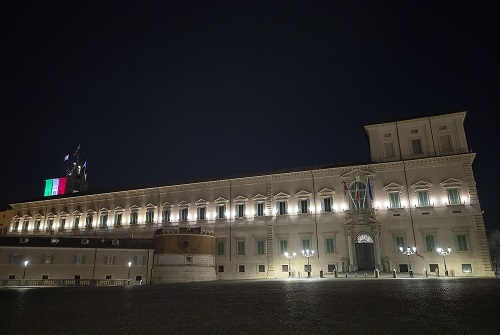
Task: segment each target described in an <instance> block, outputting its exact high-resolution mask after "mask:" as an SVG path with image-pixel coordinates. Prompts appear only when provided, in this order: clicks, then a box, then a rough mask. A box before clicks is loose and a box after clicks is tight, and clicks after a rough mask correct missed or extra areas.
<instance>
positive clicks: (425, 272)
mask: <svg viewBox="0 0 500 335" xmlns="http://www.w3.org/2000/svg"><path fill="white" fill-rule="evenodd" d="M423 272H424V276H425V278H427V277H429V274H428V273H427V269H426V268H424V270H423Z"/></svg>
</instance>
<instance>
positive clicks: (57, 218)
mask: <svg viewBox="0 0 500 335" xmlns="http://www.w3.org/2000/svg"><path fill="white" fill-rule="evenodd" d="M465 115H466V113H465V112H460V113H453V114H446V115H438V116H431V117H421V118H414V119H405V120H399V121H394V122H387V123H380V124H373V125H368V126H365V131H366V134H367V137H368V140H369V144H370V152H371V162H370V163H366V164H358V165H332V166H322V167H314V168H310V169H301V170H293V171H287V172H279V173H272V174H264V175H257V176H247V177H241V178H231V179H222V180H213V181H203V182H197V183H189V184H180V185H168V186H159V187H153V188H145V189H134V190H128V191H118V192H109V193H101V194H71V195H64V196H55V197H49V198H44V199H41V200H39V201H30V202H23V203H16V204H12V205H11V206H12V208H13V210H12V213H13V217H12V219H11V220H10V227H9V230H8V233H7V235H6V236H3V239H9V241H10V242H8V243H7V242H5V241H4V242H3V244H2V245H0V278H2V279H6V278H9V277H10V278H19V277H20V276H21V272H22V270H23V261H24V260H29V261H30V262H31V263H33V270H31V269H30V270H31V273H32V276H33V277H34V278H42V276H44V275H45V277H44V278H47V277H50V278H52V277H54V276H55V277H67V278H74V276H76V275H78V276H79V277H78V278H81V279H85V278H87V277H89V276H90V275H88V274H87V273H84V272H83V271H80V269H81V267H82V266H83V264H81V260H80V264H78V259H77V258H75V257H76V256H74V255H77V254H82V253H81V252H79V251H78V250H79V249H78V248H77V249H71V248H70V249H67V250H66V251H65V253H66V254H68V253H71V254H74V255H73V257H69V258H68V257H66V258H64V257H58V256H57V255H55V254H54V253H52V251H51V250H54V249H55V248H52V249H51V247H50V245H48V246H45V248H46V249H44V251H43V252H41V251H40V250H39V248H40V246H35V245H33V246H32V245H31V243H32V241H36V240H37V238H38V239H39V238H43V237H47V236H49V237H50V238H57V239H59V240H61V241H62V240H65V239H73V240H74V239H78V241H80V240H82V239H84V238H85V239H87V238H96V237H97V238H102V240H103V241H121V240H127V241H128V242H127V243H131V242H130V240H134V239H146V240H149V241H151V242H152V243H153V244H152V245H154V246H153V247H152V248H153V249H154V250H153V251H151V250H150V248H151V247H146V246H144V245H143V246H142V247H141V248H142V249H140V251H141V252H140V253H141V255H143V256H146V255H151V257H150V259H149V260H148V261H142V262H143V263H141V266H143V267H144V269H143V270H141V271H142V272H141V274H140V276H141V279H144V280H146V282H148V283H149V282H153V283H161V282H169V281H185V280H212V279H248V278H275V277H287V276H289V275H295V276H298V275H299V274H301V275H302V276H303V275H304V274H305V273H307V272H308V270H309V271H311V272H312V275H313V276H314V275H318V273H319V272H320V270H323V271H324V273H333V272H335V271H336V272H350V271H369V270H374V269H379V270H380V271H392V270H393V269H395V270H396V271H397V272H408V271H409V261H411V266H412V268H413V271H414V272H416V273H423V272H425V271H428V272H429V273H432V272H434V271H435V270H436V268H438V269H439V271H441V273H443V272H444V264H443V261H444V260H445V261H446V265H447V269H448V270H449V271H450V272H451V273H452V274H453V275H455V276H492V275H493V272H492V267H491V263H490V255H489V250H488V244H487V239H486V233H485V228H484V222H483V216H482V212H481V208H480V203H479V199H478V194H477V190H476V183H475V180H474V175H473V170H472V163H473V161H474V157H475V154H474V153H472V152H470V151H469V148H468V145H467V139H466V136H465V131H464V119H465ZM12 239H15V243H13V242H12ZM153 240H154V242H153ZM33 243H35V242H33ZM37 243H38V242H37ZM103 243H104V242H103ZM110 243H111V242H110ZM115 243H118V244H120V242H115ZM73 244H74V243H73ZM96 244H97V246H96ZM131 245H132V244H131ZM80 247H81V245H80ZM115 247H117V248H115V249H112V248H109V245H107V248H101V247H100V246H99V244H98V243H94V246H93V248H94V249H95V250H94V252H95V253H100V254H101V257H100V258H99V257H97V258H96V257H95V256H93V257H90V258H91V259H92V262H93V265H92V266H93V267H95V266H96V264H97V265H98V266H99V267H100V269H101V270H102V271H100V272H99V274H95V273H94V274H93V275H92V279H105V278H122V277H124V273H123V271H124V265H125V264H127V262H128V260H130V259H132V258H133V256H134V255H133V253H131V250H135V249H127V248H126V247H123V248H122V249H118V245H116V246H115ZM407 247H416V253H415V254H414V255H411V256H407V255H405V254H403V253H402V252H401V250H400V249H401V248H403V250H404V251H405V250H406V249H407ZM438 247H441V248H443V249H444V250H447V249H448V248H450V249H451V253H450V255H448V256H446V257H445V258H444V257H443V256H442V255H439V254H438V253H437V252H436V249H437V248H438ZM302 250H314V255H312V256H310V257H305V256H303V255H302ZM112 251H113V252H117V254H114V256H115V258H114V259H112V260H111V261H110V258H109V257H108V256H113V254H112ZM286 252H288V253H289V254H292V253H293V252H295V253H296V257H294V258H293V259H288V258H287V257H285V255H286ZM35 254H43V255H54V257H53V259H51V262H48V263H47V262H45V263H46V264H45V263H44V264H39V263H43V260H45V258H43V259H42V257H39V255H38V256H34V255H35ZM136 256H138V255H136ZM58 258H61V259H60V260H58ZM118 260H119V261H118ZM59 261H60V262H62V263H64V265H65V271H64V272H56V270H55V268H54V266H55V264H58V262H59ZM117 262H118V263H117ZM35 264H38V268H37V269H36V270H35ZM308 264H309V265H308ZM125 269H126V267H125ZM78 271H80V272H78ZM77 272H78V273H77ZM94 272H95V271H94ZM98 277H99V278H98Z"/></svg>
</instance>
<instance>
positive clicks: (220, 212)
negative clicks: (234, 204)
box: [214, 197, 228, 219]
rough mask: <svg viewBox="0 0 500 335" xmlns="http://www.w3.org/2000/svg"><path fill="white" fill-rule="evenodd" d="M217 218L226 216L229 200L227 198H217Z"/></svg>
mask: <svg viewBox="0 0 500 335" xmlns="http://www.w3.org/2000/svg"><path fill="white" fill-rule="evenodd" d="M214 202H215V218H216V219H225V218H226V204H227V202H228V200H227V199H225V198H221V197H219V198H217V199H215V201H214Z"/></svg>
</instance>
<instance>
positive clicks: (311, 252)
mask: <svg viewBox="0 0 500 335" xmlns="http://www.w3.org/2000/svg"><path fill="white" fill-rule="evenodd" d="M313 255H314V250H309V249H307V250H302V256H304V257H307V278H311V265H310V263H309V258H310V257H311V256H313Z"/></svg>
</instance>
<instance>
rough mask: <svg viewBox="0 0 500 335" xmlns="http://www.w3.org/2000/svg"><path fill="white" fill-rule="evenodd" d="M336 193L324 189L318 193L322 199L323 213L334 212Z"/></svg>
mask: <svg viewBox="0 0 500 335" xmlns="http://www.w3.org/2000/svg"><path fill="white" fill-rule="evenodd" d="M334 194H335V191H333V190H331V189H329V188H324V189H322V190H321V191H319V192H318V196H319V198H320V199H321V213H331V212H334V208H333V196H334Z"/></svg>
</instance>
